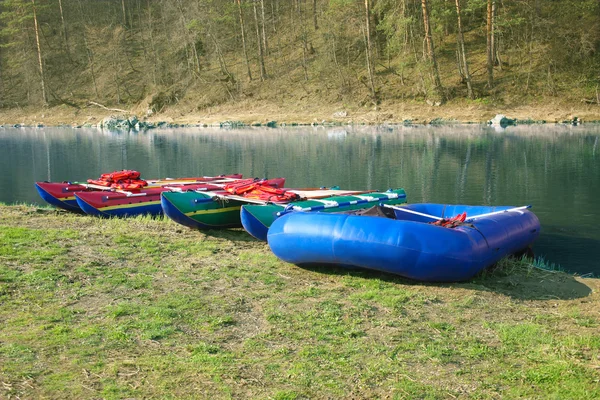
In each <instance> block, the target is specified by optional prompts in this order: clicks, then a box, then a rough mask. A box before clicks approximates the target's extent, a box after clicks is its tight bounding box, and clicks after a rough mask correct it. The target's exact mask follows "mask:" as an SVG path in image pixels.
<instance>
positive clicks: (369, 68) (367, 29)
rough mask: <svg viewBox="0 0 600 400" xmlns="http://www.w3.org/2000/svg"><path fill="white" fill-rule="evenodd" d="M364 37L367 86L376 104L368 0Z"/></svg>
mask: <svg viewBox="0 0 600 400" xmlns="http://www.w3.org/2000/svg"><path fill="white" fill-rule="evenodd" d="M365 37H366V42H367V49H366V55H367V71H368V73H369V88H370V89H371V99H372V100H373V102H374V103H375V104H377V94H376V93H375V80H374V79H373V59H372V57H373V53H372V46H371V10H370V4H369V0H365Z"/></svg>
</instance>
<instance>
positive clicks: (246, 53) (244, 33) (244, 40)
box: [237, 0, 252, 81]
mask: <svg viewBox="0 0 600 400" xmlns="http://www.w3.org/2000/svg"><path fill="white" fill-rule="evenodd" d="M237 4H238V11H239V14H240V30H241V31H242V48H243V49H244V60H245V61H246V71H247V73H248V80H249V81H251V80H252V72H251V71H250V62H249V61H248V49H247V48H246V29H245V28H244V14H243V12H242V3H241V0H237Z"/></svg>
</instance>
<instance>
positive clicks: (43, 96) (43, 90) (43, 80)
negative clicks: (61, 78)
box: [31, 0, 48, 105]
mask: <svg viewBox="0 0 600 400" xmlns="http://www.w3.org/2000/svg"><path fill="white" fill-rule="evenodd" d="M31 4H32V5H33V26H34V27H35V43H36V46H37V55H38V66H39V68H40V78H41V84H42V100H43V103H44V105H48V97H46V80H45V79H44V63H43V62H42V48H41V46H40V32H39V27H38V20H37V13H36V11H35V0H31Z"/></svg>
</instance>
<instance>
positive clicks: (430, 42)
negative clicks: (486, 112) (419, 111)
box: [421, 0, 444, 99]
mask: <svg viewBox="0 0 600 400" xmlns="http://www.w3.org/2000/svg"><path fill="white" fill-rule="evenodd" d="M421 9H422V10H423V26H424V27H425V42H426V43H427V53H428V56H429V61H430V62H431V67H432V74H433V82H434V86H435V90H436V92H438V94H439V95H440V96H441V97H442V99H443V97H444V96H443V93H442V92H443V88H442V81H441V80H440V73H439V71H438V66H437V61H436V59H435V48H434V45H433V37H432V35H431V25H430V23H429V7H428V6H427V0H421Z"/></svg>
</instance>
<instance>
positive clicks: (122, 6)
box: [121, 0, 127, 28]
mask: <svg viewBox="0 0 600 400" xmlns="http://www.w3.org/2000/svg"><path fill="white" fill-rule="evenodd" d="M121 8H122V9H123V26H124V27H126V28H127V11H126V10H125V0H121Z"/></svg>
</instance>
